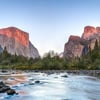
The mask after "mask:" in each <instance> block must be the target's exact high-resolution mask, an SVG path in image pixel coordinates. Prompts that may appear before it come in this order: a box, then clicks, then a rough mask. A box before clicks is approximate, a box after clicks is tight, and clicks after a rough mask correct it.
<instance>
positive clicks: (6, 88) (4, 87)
mask: <svg viewBox="0 0 100 100" xmlns="http://www.w3.org/2000/svg"><path fill="white" fill-rule="evenodd" d="M9 89H10V87H9V86H3V87H2V88H0V93H4V92H6V91H8V90H9Z"/></svg>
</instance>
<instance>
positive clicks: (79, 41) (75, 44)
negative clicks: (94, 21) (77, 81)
mask: <svg viewBox="0 0 100 100" xmlns="http://www.w3.org/2000/svg"><path fill="white" fill-rule="evenodd" d="M96 40H97V41H98V43H100V27H96V28H94V27H93V26H86V27H85V28H84V32H83V34H82V37H79V36H70V37H69V40H68V42H67V43H66V44H65V46H64V53H63V54H64V57H66V58H75V57H81V56H82V55H85V54H87V53H88V51H89V47H90V48H91V49H93V48H94V46H95V41H96Z"/></svg>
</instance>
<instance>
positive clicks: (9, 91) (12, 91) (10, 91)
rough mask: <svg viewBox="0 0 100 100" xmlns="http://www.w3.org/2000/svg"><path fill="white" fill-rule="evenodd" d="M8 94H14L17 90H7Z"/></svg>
mask: <svg viewBox="0 0 100 100" xmlns="http://www.w3.org/2000/svg"><path fill="white" fill-rule="evenodd" d="M7 94H8V95H13V94H16V92H15V90H13V89H10V90H8V91H7Z"/></svg>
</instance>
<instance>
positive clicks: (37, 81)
mask: <svg viewBox="0 0 100 100" xmlns="http://www.w3.org/2000/svg"><path fill="white" fill-rule="evenodd" d="M16 76H17V75H16ZM20 77H21V78H20ZM0 79H1V80H3V81H5V82H6V83H7V84H9V85H10V87H11V88H13V89H15V90H16V92H18V94H15V95H7V94H6V93H1V94H0V100H100V79H99V78H97V77H93V76H87V75H73V74H67V73H52V74H48V73H41V72H30V73H24V74H22V76H17V77H15V76H14V75H11V76H8V77H7V75H5V76H1V78H0Z"/></svg>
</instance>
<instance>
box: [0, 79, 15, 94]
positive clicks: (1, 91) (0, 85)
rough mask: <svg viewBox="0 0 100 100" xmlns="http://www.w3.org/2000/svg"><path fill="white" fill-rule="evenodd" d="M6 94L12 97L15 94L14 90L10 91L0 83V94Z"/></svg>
mask: <svg viewBox="0 0 100 100" xmlns="http://www.w3.org/2000/svg"><path fill="white" fill-rule="evenodd" d="M5 92H7V94H8V95H13V94H15V93H16V92H15V90H14V89H11V88H10V87H9V86H7V85H6V84H5V83H4V82H2V81H1V82H0V93H5Z"/></svg>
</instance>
